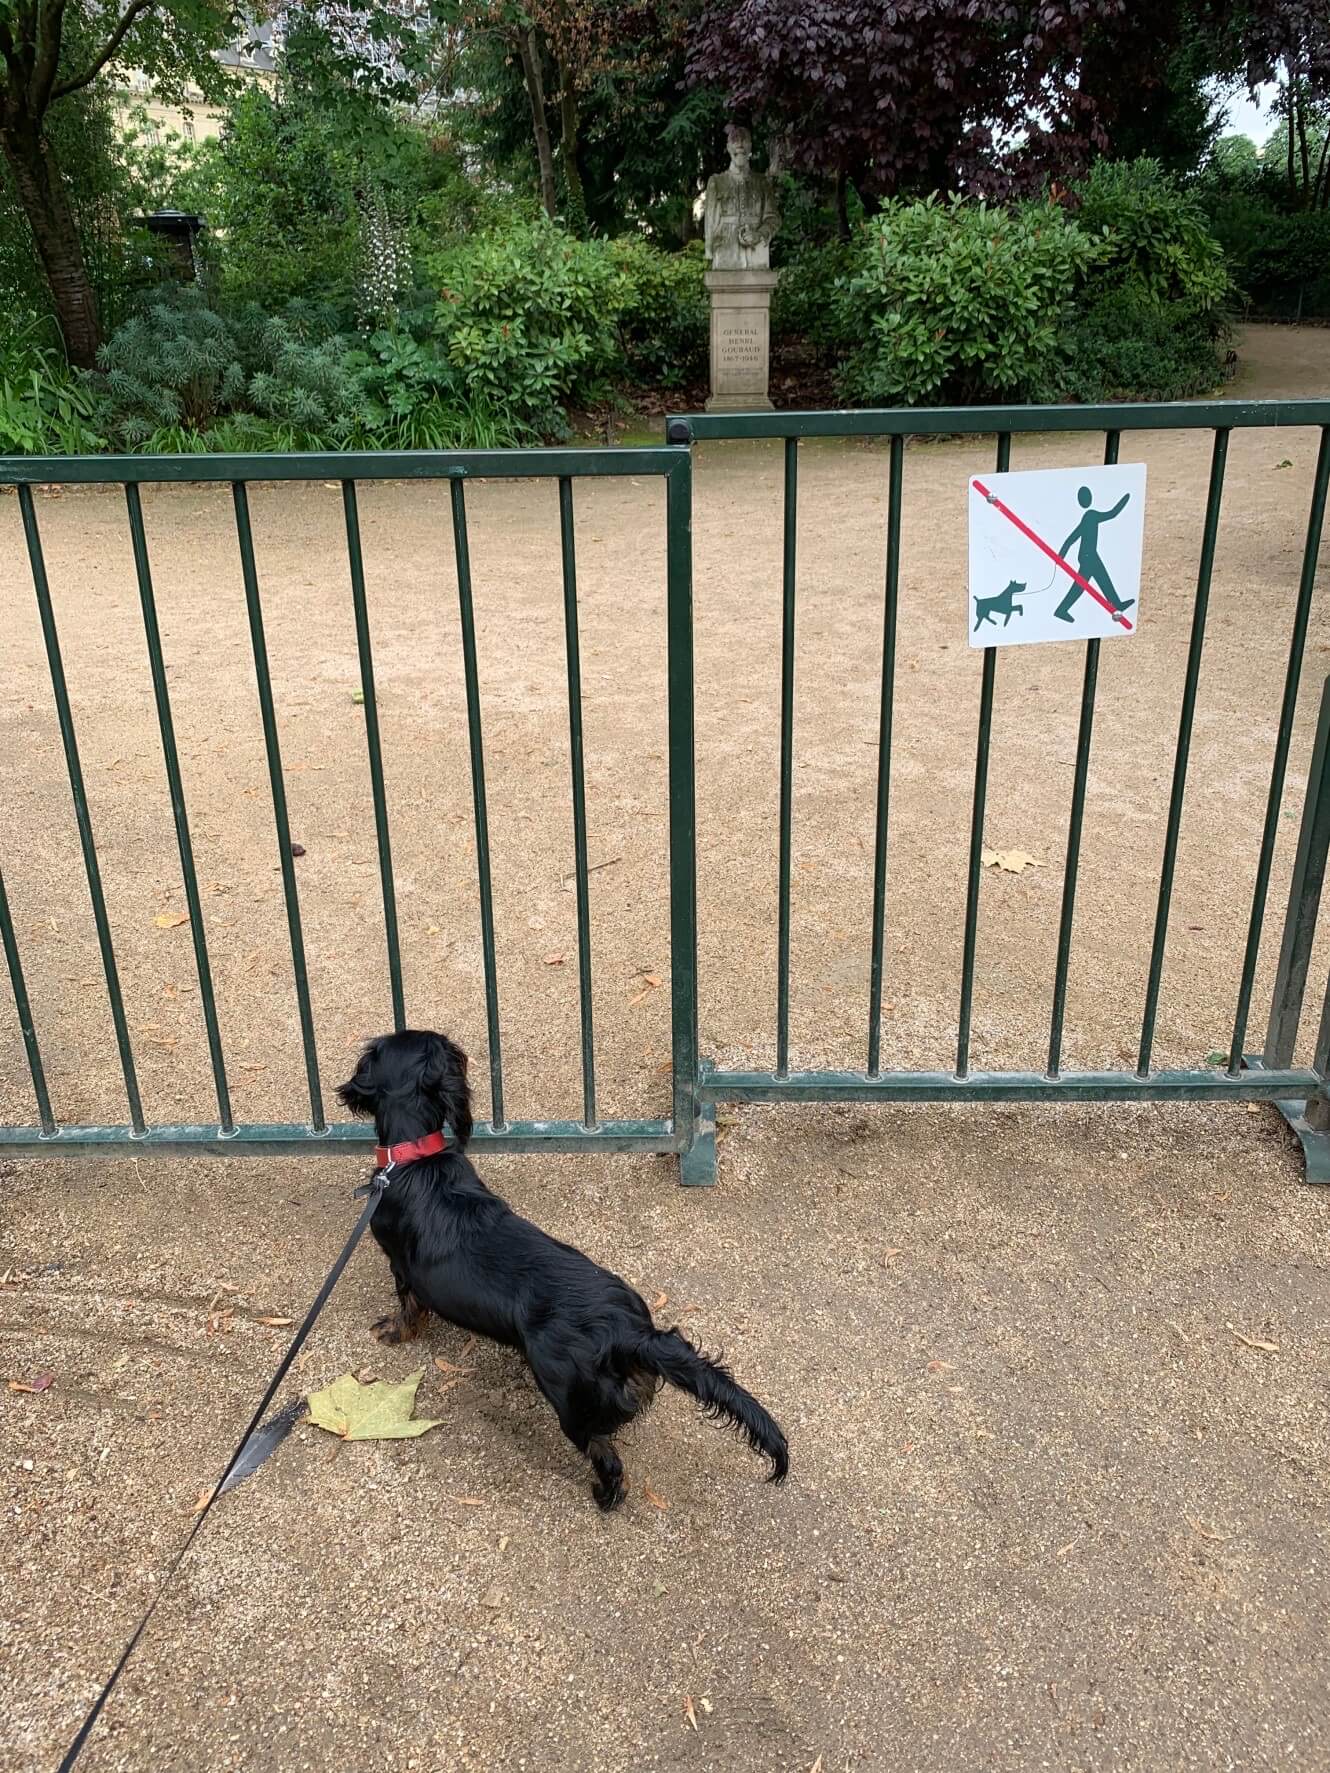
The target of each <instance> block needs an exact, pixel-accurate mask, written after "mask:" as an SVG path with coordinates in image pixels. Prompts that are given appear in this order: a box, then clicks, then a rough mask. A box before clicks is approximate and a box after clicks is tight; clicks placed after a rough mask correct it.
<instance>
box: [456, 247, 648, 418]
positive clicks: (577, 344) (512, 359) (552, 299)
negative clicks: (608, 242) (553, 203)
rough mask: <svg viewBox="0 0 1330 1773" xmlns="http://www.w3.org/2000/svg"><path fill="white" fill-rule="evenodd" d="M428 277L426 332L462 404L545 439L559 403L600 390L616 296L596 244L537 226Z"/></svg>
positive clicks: (619, 299)
mask: <svg viewBox="0 0 1330 1773" xmlns="http://www.w3.org/2000/svg"><path fill="white" fill-rule="evenodd" d="M429 268H430V270H431V273H432V275H433V280H434V282H435V285H436V287H437V288H438V289H439V290H440V300H439V304H438V307H437V309H436V311H435V326H436V330H437V333H438V336H439V338H440V339H441V341H442V342H443V344H444V347H445V349H446V351H447V354H448V359H449V361H450V362H451V363H452V364H453V365H454V366H455V368H456V369H457V370H458V371H459V372H460V374H461V378H462V384H463V386H464V388H465V390H466V394H467V397H468V398H469V399H470V400H472V401H474V402H476V403H478V404H479V405H480V406H481V407H483V408H485V409H487V410H489V411H492V412H503V413H507V414H508V415H509V416H510V418H511V421H512V423H513V424H514V425H515V426H516V427H518V428H520V429H521V430H522V432H523V433H524V434H526V435H531V436H551V435H555V434H557V433H558V432H559V431H560V430H561V429H562V425H563V416H562V412H561V410H560V409H561V407H562V406H563V404H564V403H565V402H566V401H569V400H591V399H594V398H596V397H597V396H598V395H599V394H600V393H601V392H602V391H603V389H604V387H605V385H606V382H607V379H608V377H609V375H610V372H611V370H612V369H613V368H614V366H615V364H616V361H617V355H618V341H617V337H616V333H615V319H616V316H617V314H618V312H619V309H620V307H621V306H622V303H623V299H624V290H625V279H624V278H623V276H622V275H621V274H620V272H619V271H618V270H617V269H616V268H615V266H614V263H613V261H612V260H611V258H610V256H609V254H608V253H607V252H606V250H605V248H604V246H603V244H598V243H595V242H591V241H586V240H575V239H573V238H572V237H571V236H570V235H568V234H566V233H565V232H564V231H563V229H562V228H560V227H558V226H557V225H556V224H554V223H552V222H548V221H546V220H545V219H544V218H543V217H542V218H541V219H540V220H538V221H535V222H519V223H516V224H514V225H512V226H509V227H506V228H503V229H499V230H496V231H493V232H491V233H488V234H485V235H482V236H481V237H480V238H479V239H477V240H474V241H471V242H468V243H467V244H465V245H463V246H458V247H454V248H452V249H450V250H449V251H446V252H443V253H439V254H437V255H435V257H434V258H433V260H432V261H431V263H430V267H429Z"/></svg>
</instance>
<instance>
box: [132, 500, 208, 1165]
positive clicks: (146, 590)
mask: <svg viewBox="0 0 1330 1773" xmlns="http://www.w3.org/2000/svg"><path fill="white" fill-rule="evenodd" d="M125 503H126V505H127V506H128V509H129V536H130V541H131V543H132V545H133V550H134V571H135V574H136V575H137V577H138V585H139V603H140V606H141V607H142V610H143V633H144V638H145V639H146V641H147V643H148V668H149V670H150V672H151V673H152V692H153V697H154V700H155V701H156V704H157V728H158V731H159V732H160V734H161V738H162V759H163V762H164V763H165V765H166V781H167V786H168V788H169V790H170V795H171V815H172V818H173V819H174V821H175V835H176V848H177V849H178V850H179V852H180V872H181V874H182V876H183V877H184V885H185V903H186V905H187V906H188V908H189V934H190V938H191V940H192V942H193V944H194V966H195V970H196V971H197V973H198V980H199V1001H200V1004H201V1005H202V1009H203V1027H204V1031H205V1033H206V1035H207V1039H208V1056H209V1059H210V1060H211V1062H212V1080H213V1085H214V1088H215V1089H216V1092H217V1117H218V1120H219V1122H220V1125H221V1130H222V1132H223V1133H232V1132H234V1131H235V1123H234V1121H233V1120H232V1118H231V1092H230V1089H229V1088H228V1086H227V1082H226V1060H225V1058H224V1057H223V1054H222V1033H221V1029H220V1027H219V1026H218V1022H217V1000H216V997H215V995H214V993H213V984H212V968H211V966H210V965H209V964H208V938H207V935H206V933H205V931H204V928H203V904H202V901H201V900H200V898H199V879H198V873H197V870H196V869H195V867H194V845H193V841H192V840H191V838H190V835H189V813H188V810H187V808H186V806H185V785H184V781H183V779H182V778H181V774H180V754H179V752H178V751H177V749H176V742H175V722H174V720H173V719H172V716H171V695H170V691H169V690H168V689H167V685H166V661H165V658H164V656H163V654H162V636H161V632H160V630H159V628H158V625H157V603H156V599H155V597H154V596H153V589H152V569H151V567H150V566H149V564H148V538H147V534H146V532H145V530H144V527H143V502H142V500H141V499H140V497H139V489H138V486H137V485H136V484H135V483H134V482H133V481H130V482H129V483H127V485H126V487H125Z"/></svg>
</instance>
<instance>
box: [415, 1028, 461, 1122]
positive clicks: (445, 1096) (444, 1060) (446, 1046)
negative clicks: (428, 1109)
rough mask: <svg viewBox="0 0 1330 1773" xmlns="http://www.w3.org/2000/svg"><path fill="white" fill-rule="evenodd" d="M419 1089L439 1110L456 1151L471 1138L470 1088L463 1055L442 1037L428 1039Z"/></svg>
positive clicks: (436, 1036) (458, 1048)
mask: <svg viewBox="0 0 1330 1773" xmlns="http://www.w3.org/2000/svg"><path fill="white" fill-rule="evenodd" d="M421 1089H422V1090H423V1092H424V1093H425V1094H426V1095H428V1096H429V1097H431V1098H432V1099H433V1100H435V1101H437V1102H438V1103H439V1105H440V1106H441V1107H442V1109H443V1118H444V1119H445V1120H446V1121H447V1123H448V1126H449V1128H450V1129H451V1131H452V1136H453V1142H454V1143H455V1144H456V1146H457V1147H458V1149H459V1150H460V1149H461V1148H462V1147H463V1146H464V1145H465V1144H466V1142H467V1140H468V1139H470V1137H471V1085H470V1084H469V1083H468V1082H467V1077H466V1054H465V1053H464V1052H463V1051H462V1049H461V1047H459V1046H457V1045H455V1044H454V1042H452V1041H451V1040H449V1039H448V1037H447V1035H446V1034H431V1035H430V1036H429V1045H428V1048H427V1050H426V1055H425V1069H424V1072H423V1074H422V1076H421Z"/></svg>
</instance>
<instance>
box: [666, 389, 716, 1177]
mask: <svg viewBox="0 0 1330 1773" xmlns="http://www.w3.org/2000/svg"><path fill="white" fill-rule="evenodd" d="M676 429H677V427H676V426H675V425H673V424H672V425H671V426H670V427H669V441H670V442H671V443H686V442H687V441H688V437H687V435H686V430H687V428H686V427H684V431H685V435H684V436H682V437H679V436H676V435H675V432H676ZM665 499H666V508H665V521H666V543H665V547H666V598H667V608H668V620H667V629H668V646H669V667H668V670H669V758H670V766H669V767H670V1017H671V1024H672V1040H671V1049H672V1054H671V1058H672V1066H673V1077H674V1136H675V1138H676V1140H677V1141H678V1150H679V1180H680V1182H682V1183H683V1184H684V1185H685V1186H686V1187H690V1188H705V1187H709V1186H710V1185H711V1184H712V1183H714V1182H715V1180H716V1133H715V1119H714V1110H709V1111H708V1112H707V1116H706V1120H705V1123H704V1121H703V1110H702V1106H701V1104H700V1103H699V1101H698V1098H697V1089H698V1032H697V798H696V796H697V782H696V756H695V746H694V735H693V724H694V715H693V704H694V683H693V460H692V453H691V451H686V452H682V453H681V454H680V456H679V459H678V461H677V462H676V463H675V465H674V466H673V467H672V468H671V469H670V472H669V476H668V478H667V479H666V482H665Z"/></svg>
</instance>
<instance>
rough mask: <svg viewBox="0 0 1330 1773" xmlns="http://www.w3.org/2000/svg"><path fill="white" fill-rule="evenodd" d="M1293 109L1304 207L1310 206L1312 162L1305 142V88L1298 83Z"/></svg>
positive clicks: (1308, 147)
mask: <svg viewBox="0 0 1330 1773" xmlns="http://www.w3.org/2000/svg"><path fill="white" fill-rule="evenodd" d="M1294 109H1295V112H1296V115H1297V119H1298V158H1299V159H1300V160H1301V162H1302V201H1303V205H1304V207H1305V208H1307V209H1310V208H1311V206H1312V190H1311V184H1312V162H1311V148H1310V146H1309V145H1308V142H1307V89H1306V87H1305V86H1302V85H1299V89H1298V92H1297V94H1296V98H1295V105H1294Z"/></svg>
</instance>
